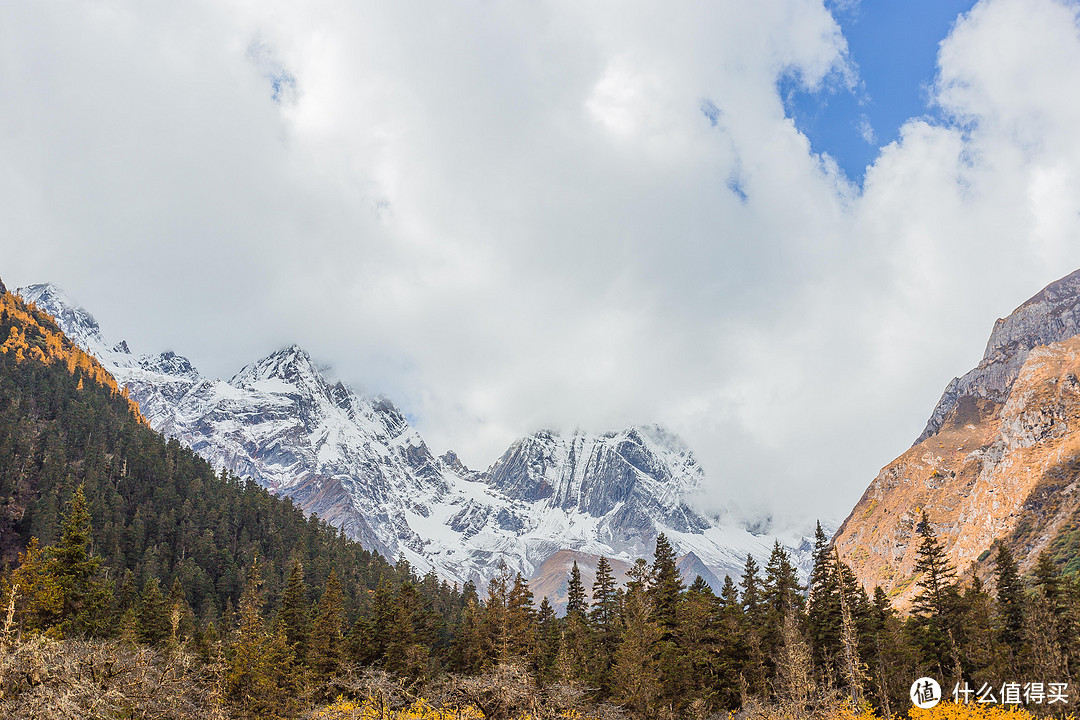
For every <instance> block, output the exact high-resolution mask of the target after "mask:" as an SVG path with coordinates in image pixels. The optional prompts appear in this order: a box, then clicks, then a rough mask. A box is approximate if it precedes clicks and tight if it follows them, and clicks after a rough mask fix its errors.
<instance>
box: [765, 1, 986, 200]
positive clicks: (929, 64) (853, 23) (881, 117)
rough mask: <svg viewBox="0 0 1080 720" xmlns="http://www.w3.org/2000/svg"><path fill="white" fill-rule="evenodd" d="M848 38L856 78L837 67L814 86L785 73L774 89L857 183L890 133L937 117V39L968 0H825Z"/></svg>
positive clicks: (819, 148) (820, 148)
mask: <svg viewBox="0 0 1080 720" xmlns="http://www.w3.org/2000/svg"><path fill="white" fill-rule="evenodd" d="M826 4H827V5H828V6H829V9H830V10H831V11H832V13H833V16H834V17H835V18H836V20H837V22H838V23H839V24H840V28H841V30H842V31H843V33H844V37H845V38H846V39H847V42H848V50H849V53H850V57H851V59H852V61H854V63H855V65H856V66H857V71H858V81H857V82H856V83H855V85H854V86H853V87H849V86H848V83H846V82H844V81H843V78H842V77H840V76H839V73H837V75H836V76H835V77H831V78H829V79H827V81H826V82H825V83H823V86H822V87H821V88H819V89H818V90H816V91H813V92H811V91H808V90H806V88H805V87H803V86H802V83H801V82H800V81H799V78H798V77H793V76H784V77H781V78H780V80H779V81H778V83H777V89H778V90H779V92H780V97H781V99H782V100H783V103H784V110H785V112H786V113H787V115H788V117H790V118H791V119H792V120H793V121H794V122H795V126H796V127H797V128H798V129H799V130H800V131H801V132H802V133H804V134H805V135H806V136H807V137H808V138H809V139H810V145H811V147H812V148H813V149H814V151H815V152H819V153H820V152H825V153H828V154H829V155H830V156H832V157H833V158H834V159H835V160H836V162H837V164H838V165H839V166H840V168H841V169H843V171H844V172H845V173H846V174H847V176H848V178H849V179H851V180H852V181H855V182H858V183H861V182H862V178H863V175H864V174H865V172H866V167H867V166H868V165H869V164H870V163H872V162H873V161H874V158H876V157H877V154H878V151H879V149H880V148H881V147H882V146H884V145H887V144H889V143H890V142H892V141H894V140H896V138H897V137H898V135H899V130H900V127H901V126H902V125H903V124H904V122H905V121H907V120H908V119H910V118H913V117H921V116H926V115H929V116H931V117H936V116H937V111H936V108H933V107H931V106H930V87H931V85H932V83H933V82H934V77H935V75H936V72H937V53H938V45H939V44H940V42H941V41H942V40H944V39H945V37H946V36H948V34H949V32H950V31H951V29H952V27H953V25H954V23H955V22H956V19H957V16H958V15H960V14H961V13H964V12H967V11H968V10H970V9H971V8H972V6H974V4H975V2H974V0H907V2H896V0H862V1H861V2H858V3H852V2H841V1H840V0H832V1H831V2H829V1H828V0H827V2H826Z"/></svg>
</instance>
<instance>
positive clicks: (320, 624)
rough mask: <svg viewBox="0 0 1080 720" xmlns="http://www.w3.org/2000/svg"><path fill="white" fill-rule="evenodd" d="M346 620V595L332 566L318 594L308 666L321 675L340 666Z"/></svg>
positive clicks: (331, 672)
mask: <svg viewBox="0 0 1080 720" xmlns="http://www.w3.org/2000/svg"><path fill="white" fill-rule="evenodd" d="M344 623H345V598H344V594H343V593H342V590H341V581H340V580H338V576H337V571H336V570H331V571H330V574H329V575H328V576H327V577H326V587H325V588H324V589H323V594H322V597H321V598H319V605H318V612H317V614H316V616H315V628H314V632H313V634H312V638H311V668H312V670H313V671H314V672H315V673H316V674H318V675H321V676H323V677H329V676H331V675H333V674H334V673H335V672H337V670H338V668H340V667H341V660H342V654H343V650H344V647H343V646H344V637H343V634H342V631H343V629H344Z"/></svg>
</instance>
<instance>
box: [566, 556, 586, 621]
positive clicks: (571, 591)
mask: <svg viewBox="0 0 1080 720" xmlns="http://www.w3.org/2000/svg"><path fill="white" fill-rule="evenodd" d="M571 615H578V616H580V617H581V618H582V619H584V617H585V586H584V585H583V584H582V582H581V569H580V568H578V564H577V560H575V561H574V565H573V566H572V567H571V568H570V579H569V580H568V581H567V583H566V616H567V617H570V616H571Z"/></svg>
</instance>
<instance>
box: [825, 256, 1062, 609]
mask: <svg viewBox="0 0 1080 720" xmlns="http://www.w3.org/2000/svg"><path fill="white" fill-rule="evenodd" d="M1070 293H1071V294H1070ZM1078 298H1080V273H1073V274H1072V275H1070V276H1069V277H1067V278H1065V279H1064V280H1062V281H1059V282H1057V283H1054V284H1053V285H1051V286H1049V287H1048V288H1047V289H1046V290H1044V291H1043V292H1042V293H1040V294H1039V295H1037V296H1036V297H1035V298H1032V300H1029V301H1028V302H1027V303H1025V304H1024V305H1022V306H1021V307H1020V308H1018V309H1017V311H1016V312H1015V313H1013V314H1012V315H1010V316H1009V318H1007V319H1005V320H999V321H998V322H997V323H996V324H995V328H994V335H993V336H992V337H991V341H990V343H989V344H988V348H987V353H986V356H985V358H984V360H983V362H982V363H980V365H979V367H978V368H976V369H975V370H973V371H972V372H971V373H968V374H967V375H965V376H964V378H962V379H961V380H960V381H953V383H951V384H950V388H953V390H954V391H955V397H953V398H952V399H951V400H949V401H948V402H947V403H946V399H948V398H949V392H948V391H947V393H946V397H945V398H943V400H942V403H943V404H939V407H938V409H937V410H935V413H942V419H941V420H940V421H938V422H937V423H936V428H937V429H936V431H935V432H934V434H932V435H929V436H927V437H924V438H922V439H921V440H919V441H918V442H917V443H916V444H915V445H914V446H913V447H912V448H911V449H909V450H908V451H907V452H905V453H904V454H903V455H901V456H900V457H899V458H897V459H896V460H894V461H893V462H892V463H890V464H889V465H887V466H886V467H885V468H884V469H883V470H882V471H881V473H880V474H879V475H878V476H877V478H876V479H875V480H874V481H873V483H871V484H870V487H869V488H868V489H867V490H866V492H865V493H864V495H863V497H862V499H861V500H860V501H859V503H858V504H857V505H856V506H855V508H854V510H852V512H851V515H850V516H849V517H848V518H847V520H845V522H844V524H843V525H842V526H841V528H840V530H839V531H838V532H837V535H836V538H835V542H836V546H837V547H838V548H839V550H840V552H841V554H842V555H843V556H844V558H845V560H846V561H848V562H850V563H851V564H852V567H853V569H854V570H855V572H856V574H857V575H858V576H859V579H860V580H861V581H862V582H863V583H864V584H865V585H866V586H867V587H873V586H874V585H878V584H880V585H881V586H882V587H883V588H884V589H886V590H887V591H889V592H891V593H893V594H894V596H895V598H896V601H897V604H898V605H899V606H900V607H906V606H907V604H908V603H909V602H910V599H911V598H912V597H913V595H914V593H915V592H916V587H915V581H916V578H915V576H914V567H915V557H916V550H917V545H918V542H917V538H916V537H915V525H916V523H917V522H918V519H919V517H920V514H921V512H922V511H923V510H924V509H925V510H926V512H927V514H928V516H929V518H930V520H931V522H932V523H933V525H934V527H935V530H936V531H937V533H938V534H939V537H940V539H941V540H942V542H943V544H944V546H945V548H946V551H947V553H948V556H949V558H950V560H951V561H952V562H953V563H955V564H956V566H957V567H958V568H959V569H960V570H961V571H962V572H967V570H968V568H970V567H971V566H972V565H973V564H974V565H975V566H976V571H978V572H980V574H983V575H985V574H986V573H987V567H986V563H985V560H986V558H987V556H988V555H989V552H988V551H989V550H990V548H991V546H992V545H993V543H994V542H995V541H1002V542H1005V543H1006V544H1008V545H1009V546H1010V547H1012V548H1013V549H1014V551H1015V552H1016V553H1017V556H1018V559H1019V560H1020V562H1021V566H1022V567H1023V568H1027V567H1030V565H1031V564H1032V563H1033V562H1034V559H1035V557H1036V556H1037V555H1038V553H1039V552H1041V551H1042V550H1043V549H1045V548H1047V547H1050V546H1051V545H1053V546H1055V547H1060V542H1058V543H1056V544H1055V541H1056V539H1057V538H1059V537H1060V536H1061V533H1062V532H1064V531H1065V530H1067V529H1068V527H1069V523H1075V522H1076V520H1077V519H1078V515H1077V503H1078V497H1080V494H1078V493H1077V492H1076V489H1077V488H1076V484H1077V482H1076V478H1077V470H1080V381H1078V380H1077V376H1078V374H1080V337H1068V338H1066V339H1061V340H1055V338H1059V336H1061V335H1067V334H1069V333H1072V334H1073V335H1075V334H1076V333H1077V331H1078V327H1077V321H1078V307H1080V299H1078ZM1017 358H1022V361H1020V364H1019V365H1017V364H1016V363H1017ZM933 425H934V420H933V418H932V422H931V425H930V426H928V428H929V427H932V426H933Z"/></svg>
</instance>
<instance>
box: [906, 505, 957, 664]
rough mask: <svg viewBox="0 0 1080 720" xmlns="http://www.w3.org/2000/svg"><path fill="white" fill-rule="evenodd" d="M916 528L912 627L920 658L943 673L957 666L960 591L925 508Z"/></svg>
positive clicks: (952, 569) (954, 571) (953, 569)
mask: <svg viewBox="0 0 1080 720" xmlns="http://www.w3.org/2000/svg"><path fill="white" fill-rule="evenodd" d="M916 530H917V532H918V535H919V538H920V540H919V550H918V556H917V558H916V560H915V573H916V575H917V577H918V581H917V583H916V585H917V587H918V589H919V592H918V593H917V594H916V595H915V598H914V599H913V600H912V603H911V610H912V614H913V615H914V617H915V625H914V628H915V630H916V635H917V638H918V644H919V646H920V648H921V650H922V653H923V657H924V659H925V660H926V661H928V662H930V663H933V664H935V665H937V667H938V672H939V673H940V674H941V675H943V676H944V675H945V673H946V672H949V673H955V672H956V671H957V670H958V669H959V668H957V667H956V665H957V664H958V662H957V652H958V648H957V638H956V632H957V619H958V614H959V609H960V595H959V588H958V586H957V582H956V569H955V568H954V567H953V566H952V564H951V563H949V561H948V558H946V557H945V548H944V547H942V545H941V543H940V542H939V541H938V539H937V536H936V535H935V534H934V528H933V526H932V525H931V524H930V518H929V517H928V516H927V514H926V511H925V510H923V513H922V518H921V520H920V522H919V524H918V526H917V527H916Z"/></svg>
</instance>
